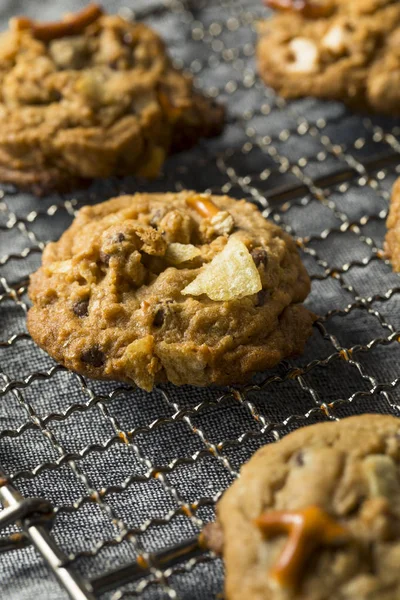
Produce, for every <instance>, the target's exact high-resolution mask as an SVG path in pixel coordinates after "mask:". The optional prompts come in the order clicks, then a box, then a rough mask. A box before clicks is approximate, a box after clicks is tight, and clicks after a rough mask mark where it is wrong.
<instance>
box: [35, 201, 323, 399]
mask: <svg viewBox="0 0 400 600" xmlns="http://www.w3.org/2000/svg"><path fill="white" fill-rule="evenodd" d="M309 289H310V281H309V277H308V275H307V272H306V270H305V268H304V267H303V265H302V263H301V261H300V257H299V255H298V252H297V249H296V245H295V243H294V241H293V240H292V239H291V238H290V236H289V235H288V234H286V233H285V232H283V231H282V230H281V229H280V228H279V227H277V226H276V225H274V224H273V223H270V222H268V221H266V220H265V219H264V218H263V217H262V215H261V213H260V212H259V211H258V210H257V209H256V207H255V206H254V205H252V204H250V203H249V202H246V201H244V200H241V201H236V200H233V199H232V198H229V197H227V196H208V195H207V194H200V195H199V194H196V193H194V192H189V191H185V192H181V193H169V194H136V195H134V196H121V197H119V198H114V199H112V200H109V201H108V202H105V203H103V204H98V205H96V206H92V207H90V206H86V207H84V208H82V209H81V210H80V211H79V213H78V215H77V217H76V219H75V221H74V222H73V224H72V226H71V227H70V228H69V229H68V230H67V231H66V232H65V233H64V234H63V236H62V237H61V239H60V240H59V241H58V242H56V243H50V244H49V245H48V246H47V248H46V249H45V251H44V254H43V264H42V267H41V268H40V269H39V271H38V272H37V273H35V274H34V275H33V276H32V277H31V283H30V287H29V294H30V298H31V300H32V302H33V307H32V308H31V309H30V311H29V314H28V328H29V331H30V333H31V335H32V337H33V339H34V340H35V341H36V342H37V343H38V344H39V346H41V347H42V348H43V349H44V350H46V351H47V352H48V353H49V354H50V355H51V356H52V357H54V358H55V359H56V360H57V361H59V362H60V363H62V364H63V365H65V366H67V367H68V368H70V369H72V370H73V371H77V372H79V373H82V374H84V375H88V376H90V377H94V378H99V379H102V378H104V379H115V380H120V381H126V382H129V383H135V384H136V385H138V386H140V387H142V388H144V389H146V390H151V389H152V387H153V385H154V384H155V383H157V382H161V381H166V380H169V381H171V382H172V383H174V384H176V385H182V384H193V385H198V386H206V385H209V384H212V383H216V384H230V383H234V382H240V381H245V380H247V379H248V378H249V377H250V376H251V374H252V373H253V372H254V371H261V370H264V369H268V368H270V367H273V366H274V365H276V364H277V363H278V362H279V361H280V360H281V359H282V358H284V357H287V356H291V355H293V354H298V353H300V352H302V350H303V347H304V344H305V341H306V340H307V338H308V336H309V335H310V332H311V325H312V321H313V319H314V316H313V315H312V314H311V313H310V312H309V311H308V310H307V309H306V308H304V307H303V306H302V305H301V304H300V303H301V302H302V301H303V300H304V299H305V298H306V296H307V294H308V292H309Z"/></svg>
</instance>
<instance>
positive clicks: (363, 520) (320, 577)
mask: <svg viewBox="0 0 400 600" xmlns="http://www.w3.org/2000/svg"><path fill="white" fill-rule="evenodd" d="M399 463H400V420H399V419H397V418H395V417H391V416H384V415H363V416H357V417H352V418H349V419H345V420H343V421H340V422H331V423H320V424H318V425H313V426H311V427H306V428H302V429H299V430H298V431H296V432H294V433H292V434H290V435H288V436H287V437H285V438H284V439H283V440H281V441H279V442H278V443H276V444H270V445H267V446H265V447H264V448H261V449H260V450H259V451H258V452H257V453H256V454H255V455H254V456H253V458H251V460H250V461H249V463H248V464H247V465H245V466H244V468H242V470H241V474H240V478H239V479H238V480H237V481H235V483H234V484H233V485H232V487H231V488H230V489H229V490H228V491H227V492H226V493H225V495H224V496H223V497H222V500H221V501H220V503H219V505H218V507H217V514H218V522H219V528H220V529H215V525H212V526H211V527H212V528H211V529H210V531H209V533H207V530H206V531H205V534H206V538H207V539H208V542H209V545H210V546H211V547H213V548H214V549H215V550H216V551H218V552H221V550H222V554H223V557H224V562H225V567H226V586H225V591H226V595H225V597H226V599H227V600H242V599H244V598H245V599H246V600H292V599H293V600H398V599H399V598H400V571H399V560H400V469H399ZM210 534H211V535H210Z"/></svg>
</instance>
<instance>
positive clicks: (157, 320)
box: [153, 308, 165, 327]
mask: <svg viewBox="0 0 400 600" xmlns="http://www.w3.org/2000/svg"><path fill="white" fill-rule="evenodd" d="M164 319H165V311H164V309H163V308H159V309H158V310H157V312H156V314H155V315H154V319H153V325H154V327H161V325H163V323H164Z"/></svg>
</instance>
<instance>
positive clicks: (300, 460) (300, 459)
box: [294, 450, 304, 467]
mask: <svg viewBox="0 0 400 600" xmlns="http://www.w3.org/2000/svg"><path fill="white" fill-rule="evenodd" d="M294 462H295V463H296V465H298V466H299V467H303V466H304V452H302V450H299V451H298V452H296V454H295V455H294Z"/></svg>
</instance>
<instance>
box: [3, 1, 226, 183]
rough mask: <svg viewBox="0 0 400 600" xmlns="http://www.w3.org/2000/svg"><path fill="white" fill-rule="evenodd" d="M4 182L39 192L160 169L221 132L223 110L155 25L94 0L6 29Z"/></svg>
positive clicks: (155, 172) (19, 19) (13, 22)
mask: <svg viewBox="0 0 400 600" xmlns="http://www.w3.org/2000/svg"><path fill="white" fill-rule="evenodd" d="M0 73H1V75H0V97H1V101H0V181H2V182H8V183H13V184H16V185H17V186H19V187H25V188H28V189H30V190H32V191H34V192H36V193H38V194H41V193H45V192H47V191H49V190H51V189H61V188H65V187H73V186H76V185H78V184H80V183H82V182H84V181H90V180H91V179H94V178H99V177H109V176H112V175H128V174H133V175H138V176H140V177H145V178H154V177H156V176H157V175H158V174H159V172H160V169H161V167H162V165H163V163H164V160H165V159H166V157H167V156H168V155H169V154H170V153H172V152H176V151H180V150H183V149H185V148H188V147H190V146H192V145H194V144H195V143H196V142H197V140H198V139H199V138H200V137H208V136H213V135H217V134H219V133H220V131H221V130H222V127H223V121H224V110H223V108H222V107H221V106H219V105H217V104H216V103H214V102H212V101H210V100H208V99H206V98H205V97H204V96H202V95H201V94H200V93H198V92H196V91H195V90H194V88H193V83H192V80H191V78H190V77H188V76H186V75H184V74H183V73H182V72H181V71H178V70H177V69H175V68H174V67H173V66H172V62H171V60H170V58H169V56H168V54H167V51H166V48H165V46H164V44H163V42H162V40H161V39H160V37H159V36H158V34H157V33H155V32H154V31H153V30H152V29H150V28H149V27H147V26H146V25H144V24H142V23H136V22H129V21H127V20H125V19H123V18H122V17H120V16H115V15H107V14H105V12H104V11H103V10H102V9H101V7H99V6H98V5H96V4H90V5H88V6H87V7H86V8H84V9H83V10H82V11H80V12H78V13H72V14H67V15H65V17H64V18H63V19H62V20H60V21H59V22H52V23H43V22H40V21H37V20H33V19H29V18H27V17H16V18H14V19H12V20H11V21H10V28H9V31H7V32H5V33H3V34H2V35H1V36H0Z"/></svg>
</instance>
